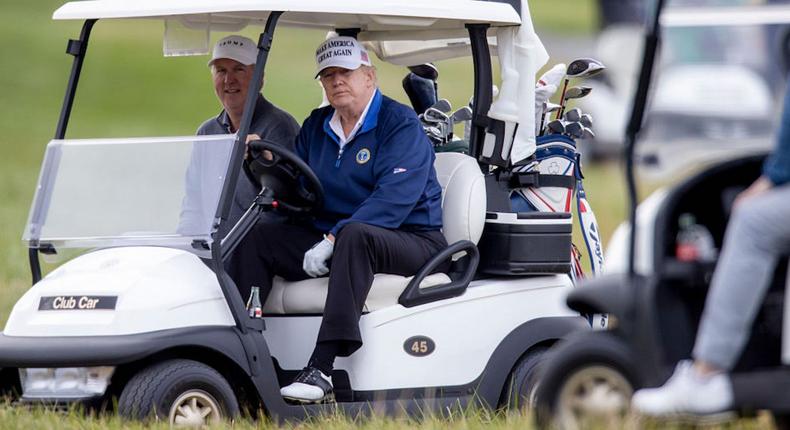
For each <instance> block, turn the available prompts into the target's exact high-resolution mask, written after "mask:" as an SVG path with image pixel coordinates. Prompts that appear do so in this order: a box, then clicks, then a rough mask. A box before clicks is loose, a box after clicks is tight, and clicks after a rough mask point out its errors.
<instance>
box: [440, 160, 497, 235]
mask: <svg viewBox="0 0 790 430" xmlns="http://www.w3.org/2000/svg"><path fill="white" fill-rule="evenodd" d="M434 167H435V168H436V177H437V179H438V180H439V184H440V185H441V186H442V224H443V227H442V232H443V233H444V237H445V239H447V243H448V244H452V243H455V242H458V241H459V240H471V241H472V242H474V243H477V241H478V240H480V236H481V235H482V234H483V226H485V220H486V186H485V179H484V178H483V173H482V172H481V171H480V167H479V166H478V165H477V162H476V161H475V159H474V158H472V157H470V156H468V155H464V154H459V153H455V152H440V153H438V154H436V163H434Z"/></svg>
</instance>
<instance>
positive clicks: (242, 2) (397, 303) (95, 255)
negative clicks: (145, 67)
mask: <svg viewBox="0 0 790 430" xmlns="http://www.w3.org/2000/svg"><path fill="white" fill-rule="evenodd" d="M54 18H55V19H72V20H84V26H83V30H82V34H81V35H80V38H79V39H78V40H70V41H69V43H68V50H67V52H68V53H69V54H71V55H73V56H74V57H75V58H74V63H73V69H72V74H71V77H70V80H69V86H68V89H67V92H66V97H65V100H64V103H63V108H62V115H61V120H60V123H59V125H58V129H57V134H56V136H55V139H54V140H52V141H51V142H50V143H49V145H48V146H47V152H46V155H45V159H44V162H43V166H42V169H41V175H40V178H39V183H38V188H37V190H36V195H35V198H34V201H33V204H32V208H31V212H30V218H29V222H28V226H27V230H26V232H25V235H24V240H26V241H27V243H28V244H29V247H30V265H31V270H32V274H33V287H32V288H31V289H30V290H29V291H28V292H27V293H26V294H25V295H24V296H23V297H22V298H21V299H20V300H19V302H18V303H17V304H16V306H15V307H14V309H13V312H12V314H11V316H10V318H9V320H8V323H7V325H6V328H5V331H4V332H3V333H2V334H0V367H2V368H3V369H2V373H0V380H2V382H3V389H4V390H6V391H9V392H15V393H17V395H18V399H19V400H20V401H22V402H33V403H35V402H73V401H80V402H88V401H94V402H98V403H99V404H105V405H109V404H111V403H112V402H110V401H107V400H108V399H111V398H117V399H118V402H117V407H118V412H119V413H121V414H122V415H125V416H129V417H136V418H145V417H148V416H150V415H151V414H155V415H156V416H157V417H159V418H161V419H167V420H169V421H170V422H171V423H174V424H180V423H191V424H200V423H204V422H207V421H211V420H216V419H219V418H229V417H231V418H232V417H234V416H236V415H238V414H239V413H240V412H241V411H242V410H246V411H251V412H252V413H255V412H256V411H260V410H262V411H264V412H265V414H267V415H268V416H271V417H275V418H276V419H281V420H282V419H300V418H304V417H308V416H315V415H319V414H322V413H327V412H330V411H335V410H336V409H340V410H342V411H345V412H347V413H350V414H357V413H365V412H371V411H379V412H385V413H402V412H403V411H406V412H408V413H419V412H421V411H426V410H446V408H448V407H451V406H460V407H464V406H466V405H469V404H472V403H474V402H477V403H479V404H482V405H485V406H487V407H498V406H501V405H511V406H513V405H517V404H519V403H520V402H525V401H528V400H529V399H530V397H531V395H532V392H533V389H534V387H535V382H536V381H535V376H534V375H535V372H534V368H535V365H536V364H537V362H538V359H539V357H540V354H541V353H542V352H543V351H545V350H546V349H547V348H548V347H549V346H551V345H552V344H553V343H554V342H556V341H557V340H558V339H560V338H562V337H564V336H566V335H567V334H569V333H570V332H572V331H575V330H584V329H589V324H588V323H587V321H586V320H585V319H584V318H582V317H580V316H579V314H576V313H574V312H572V311H570V310H569V309H568V308H567V307H566V306H565V303H564V298H565V296H566V295H567V293H568V292H569V290H571V289H572V288H573V283H572V281H571V279H570V277H569V276H568V272H569V270H570V267H571V262H570V260H571V256H570V248H571V245H570V232H571V216H570V213H567V212H560V213H537V212H536V213H514V212H509V211H508V210H507V209H508V208H507V207H506V206H507V204H504V205H503V204H502V202H503V201H504V202H507V199H508V196H509V193H510V188H508V187H509V184H513V183H514V182H513V181H514V178H515V179H518V181H516V182H518V183H519V184H525V183H531V184H533V185H537V184H539V183H540V181H541V180H547V183H551V184H555V185H554V186H555V187H556V184H557V183H558V182H560V181H558V178H556V176H557V175H550V174H543V173H540V172H531V173H523V174H518V173H512V172H510V170H509V168H510V167H511V165H512V164H514V162H515V161H518V160H521V159H528V157H529V156H530V155H531V154H529V151H530V145H531V148H532V149H531V150H532V152H534V146H535V136H534V133H532V130H534V106H533V100H534V93H533V91H534V82H535V70H537V68H538V67H540V66H542V62H545V60H546V58H542V57H545V51H543V47H542V45H541V44H540V40H539V39H538V38H537V36H536V35H535V34H534V31H533V29H532V23H531V20H530V14H529V10H528V6H527V2H526V1H523V2H519V1H501V2H500V1H472V0H462V1H450V0H436V1H433V2H429V3H426V2H422V1H417V0H413V1H398V2H397V3H396V2H378V1H377V2H368V1H362V0H353V1H344V2H334V3H331V4H330V3H327V2H320V1H315V0H288V1H282V0H256V1H250V0H230V1H229V0H223V1H219V0H205V1H200V2H195V1H187V0H171V1H168V2H161V1H158V0H143V1H136V2H134V3H126V2H117V1H112V0H97V1H75V2H70V3H67V4H65V5H64V6H63V7H61V8H60V9H58V10H57V11H56V12H55V14H54ZM121 18H129V19H132V18H133V19H152V20H161V21H163V22H164V28H165V51H166V53H167V52H169V53H176V54H189V53H200V52H205V51H206V50H207V49H208V46H209V43H208V40H209V34H210V31H211V30H219V31H238V30H239V29H241V28H243V27H245V26H247V25H263V26H264V28H263V31H262V33H261V34H260V39H259V41H258V48H259V49H258V61H257V64H256V67H255V75H256V78H254V79H252V81H251V82H252V83H251V84H250V85H251V88H250V91H249V94H250V96H249V98H248V100H247V109H246V110H245V116H244V119H243V120H242V125H241V127H240V130H239V132H238V133H237V134H236V135H220V136H200V137H198V136H187V137H166V138H135V139H101V138H99V139H82V140H75V139H65V131H66V126H67V123H68V118H69V114H70V111H71V107H72V101H73V97H74V93H75V90H76V87H77V82H78V79H79V75H80V69H81V65H82V61H83V59H84V57H85V53H86V49H87V46H88V39H89V35H90V32H91V29H92V27H93V26H94V24H95V23H96V22H97V21H101V22H105V21H106V22H107V23H108V24H109V23H112V22H113V20H115V19H121ZM278 24H279V25H287V26H296V27H308V28H318V29H325V30H327V31H336V32H338V33H340V34H349V35H353V36H356V37H358V38H359V39H360V40H363V41H367V42H370V46H371V49H372V50H373V51H374V52H376V54H377V55H378V56H379V57H380V58H381V59H382V60H385V61H392V62H395V63H396V64H401V65H412V64H419V63H421V62H424V61H426V60H433V59H442V58H449V57H451V56H457V55H468V53H469V51H470V49H471V55H472V56H473V59H474V100H475V103H474V117H473V120H472V133H471V137H470V142H469V154H470V155H464V154H459V153H444V154H441V153H440V154H437V159H436V170H437V173H438V176H439V181H440V182H441V184H442V187H443V209H444V229H443V232H444V234H445V236H446V237H447V240H448V243H450V244H451V245H450V247H449V248H447V249H446V250H445V251H443V252H442V253H440V255H437V256H436V258H434V259H433V260H431V261H430V262H429V263H427V264H426V266H425V267H424V268H423V269H422V270H421V271H420V272H419V273H418V274H416V275H415V276H414V277H401V276H395V275H389V274H379V275H376V279H375V281H374V285H373V287H372V289H371V292H370V295H369V297H368V299H367V302H366V304H365V309H366V312H365V314H364V315H363V316H362V319H361V321H360V327H361V331H362V337H363V339H364V346H363V347H362V348H361V349H360V350H358V351H357V352H355V353H354V354H353V355H351V356H350V357H347V358H340V359H338V360H337V362H336V370H335V372H334V373H333V375H332V377H333V381H334V386H335V391H336V403H332V404H317V405H293V404H288V403H286V401H285V400H283V398H282V397H281V396H280V394H279V389H280V387H281V386H283V385H285V384H288V383H289V382H290V381H291V379H292V378H293V377H294V376H295V375H296V373H297V372H298V371H299V370H300V368H301V367H302V366H303V365H304V364H305V363H306V362H307V358H308V356H309V353H310V351H311V348H312V347H313V345H314V343H313V342H314V339H315V337H316V333H317V330H318V327H319V324H320V320H321V313H322V310H323V305H324V299H325V296H326V288H327V285H326V278H318V279H309V280H306V281H302V282H295V283H287V282H285V281H283V280H281V279H276V280H275V286H274V289H273V291H272V292H271V294H270V295H269V297H268V299H267V300H266V302H265V304H264V307H263V315H264V317H263V318H262V319H261V318H257V319H256V318H251V317H250V316H248V312H247V310H246V309H245V304H244V301H245V300H246V297H241V295H240V294H239V293H238V290H237V288H236V286H235V285H234V283H233V281H232V280H231V279H230V277H229V276H228V275H227V273H226V272H225V268H224V263H225V262H226V261H227V259H228V258H229V257H230V256H231V255H232V252H233V249H234V248H235V247H236V245H237V244H238V243H239V241H240V240H241V238H243V237H244V235H245V234H246V233H247V232H248V231H249V229H250V228H251V227H252V226H253V225H254V223H255V222H256V221H257V219H258V216H259V214H260V213H261V212H262V211H269V210H278V211H282V212H285V213H290V214H299V215H304V214H308V215H309V213H310V211H312V210H315V209H316V208H318V207H319V206H320V202H321V187H320V183H318V182H317V181H316V180H315V176H314V175H313V174H312V172H311V171H310V169H309V168H308V167H306V165H305V164H304V163H303V162H301V161H300V160H299V159H298V158H296V157H295V156H294V155H293V154H291V153H289V152H288V151H285V150H281V149H277V148H279V146H276V145H272V144H271V143H270V142H266V141H259V142H257V143H255V144H253V145H252V146H253V149H255V150H262V149H266V148H269V149H271V150H272V152H274V156H275V157H274V162H273V163H267V162H266V161H265V160H261V159H260V158H255V159H254V160H253V161H252V162H250V163H248V164H244V163H245V162H244V161H243V158H244V157H243V153H244V142H245V139H246V135H247V133H248V130H249V125H250V122H251V115H250V113H251V111H252V106H253V104H254V102H255V95H256V94H257V93H258V92H259V90H260V81H261V80H260V77H261V76H262V75H263V72H264V68H265V66H266V62H267V57H268V53H269V50H270V48H271V46H272V40H273V36H274V31H275V26H276V25H278ZM195 34H197V35H198V36H197V37H195ZM489 39H491V41H492V42H494V41H498V51H499V57H500V61H501V62H503V70H506V72H507V73H509V74H507V76H504V77H503V79H504V80H503V82H502V91H501V96H500V98H499V99H498V100H497V102H496V103H494V105H492V73H491V55H490V52H489ZM410 41H411V42H413V41H420V42H419V43H418V44H414V43H411V44H409V42H410ZM195 42H197V43H195ZM300 55H302V54H300ZM303 55H305V56H309V55H311V53H310V52H305V53H303ZM514 64H515V66H517V67H515V66H514ZM517 70H518V71H517ZM278 84H279V83H277V82H271V81H269V82H268V85H278ZM518 125H521V127H517V126H518ZM516 129H523V130H526V131H528V133H526V132H525V136H526V137H524V136H520V135H519V134H518V132H517V131H516ZM511 146H512V147H511ZM516 153H518V154H519V156H518V157H515V156H514V155H512V154H516ZM243 164H244V165H245V166H246V167H245V169H246V170H245V171H247V172H248V173H249V174H250V175H251V176H252V177H253V178H254V179H255V180H256V181H260V183H262V184H263V188H262V191H261V193H260V194H259V195H258V198H257V199H256V200H255V201H254V202H250V205H251V206H250V208H249V210H248V211H247V212H246V213H245V215H244V216H242V218H241V220H239V221H238V223H236V224H235V225H234V226H232V228H229V229H227V228H226V229H221V228H220V227H221V226H222V225H223V223H226V221H227V219H228V213H229V208H230V204H231V203H232V199H233V195H234V187H235V184H236V183H237V179H238V176H239V175H240V174H242V173H241V172H242V165H243ZM491 172H495V173H497V174H493V173H491ZM505 173H508V174H505ZM185 178H186V183H185ZM508 181H510V182H508ZM529 181H532V182H529ZM552 181H553V182H552ZM190 190H192V191H190ZM194 190H198V191H199V192H198V193H197V194H195V192H194ZM294 191H297V192H294ZM186 201H190V202H192V206H191V207H192V208H193V209H194V208H195V207H196V208H198V209H197V210H189V211H186V210H184V205H185V203H184V202H186ZM195 202H197V203H195ZM497 205H499V206H497ZM220 231H229V233H227V235H226V236H224V237H223V236H221V235H220V233H219V232H220ZM478 241H480V242H481V247H480V252H478V248H477V246H476V243H477V242H478ZM482 245H485V246H482ZM68 249H78V250H80V249H82V250H87V251H86V252H83V253H82V254H81V255H79V256H77V257H76V258H73V259H72V260H70V261H68V262H66V263H64V264H63V265H61V266H60V267H58V268H57V269H55V270H53V271H52V272H51V273H49V274H48V275H47V276H45V277H44V278H43V279H42V277H41V268H40V263H39V257H40V255H39V254H52V253H62V252H63V251H64V250H68ZM453 257H456V258H455V259H454V263H453V268H452V270H451V271H450V272H449V273H435V274H431V273H432V272H433V270H432V268H433V267H436V265H437V264H439V263H440V262H442V261H445V260H447V259H450V258H453ZM478 263H480V264H478Z"/></svg>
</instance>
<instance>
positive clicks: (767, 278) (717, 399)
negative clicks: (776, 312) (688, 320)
mask: <svg viewBox="0 0 790 430" xmlns="http://www.w3.org/2000/svg"><path fill="white" fill-rule="evenodd" d="M789 214H790V186H783V187H779V188H776V189H773V190H770V191H766V192H765V193H763V194H761V195H758V196H755V197H753V198H750V199H748V200H746V201H744V202H743V203H741V204H740V205H739V206H738V207H737V208H736V209H735V211H734V212H733V215H732V218H731V219H730V223H729V225H728V227H727V232H726V236H725V239H724V245H723V246H722V252H721V255H720V257H719V261H718V263H717V266H716V272H715V274H714V276H713V279H712V281H711V286H710V290H709V292H708V297H707V299H706V302H705V310H704V312H703V315H702V319H701V321H700V329H699V331H698V333H697V340H696V343H695V345H694V350H693V353H692V356H693V358H694V362H693V363H691V362H681V363H680V364H679V365H678V367H677V369H676V370H675V374H674V375H673V376H672V377H671V378H670V380H669V381H667V383H666V384H664V386H662V387H659V388H655V389H645V390H640V391H639V392H637V393H636V394H635V395H634V398H633V405H634V407H635V408H636V409H637V410H639V411H640V412H643V413H646V414H648V415H669V414H673V413H692V414H710V413H716V412H721V411H724V410H727V409H728V408H729V407H730V405H731V403H732V387H731V385H730V381H729V377H728V375H727V373H728V372H730V371H731V370H732V368H733V367H734V366H735V363H736V361H737V360H738V358H739V357H740V354H741V352H742V350H743V348H744V345H745V344H746V342H747V341H748V337H749V333H750V331H751V327H752V324H753V322H754V318H755V317H756V315H757V312H758V310H759V308H760V305H761V303H762V301H763V298H764V297H765V293H766V291H767V289H768V287H769V285H770V282H771V276H772V275H773V271H774V269H775V267H776V262H777V258H778V257H779V256H780V255H782V254H785V253H787V252H788V251H790V222H788V219H789V218H788V216H790V215H789Z"/></svg>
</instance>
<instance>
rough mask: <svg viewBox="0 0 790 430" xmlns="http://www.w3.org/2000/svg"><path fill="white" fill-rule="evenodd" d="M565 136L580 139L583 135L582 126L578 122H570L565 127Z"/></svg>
mask: <svg viewBox="0 0 790 430" xmlns="http://www.w3.org/2000/svg"><path fill="white" fill-rule="evenodd" d="M565 134H567V135H568V136H570V137H572V138H574V139H580V138H581V137H582V136H583V135H584V126H583V125H582V124H581V123H580V122H571V123H568V124H566V125H565Z"/></svg>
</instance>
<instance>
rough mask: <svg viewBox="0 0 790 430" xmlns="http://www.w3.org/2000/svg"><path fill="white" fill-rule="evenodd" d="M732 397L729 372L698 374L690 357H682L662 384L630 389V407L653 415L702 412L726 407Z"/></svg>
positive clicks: (720, 410)
mask: <svg viewBox="0 0 790 430" xmlns="http://www.w3.org/2000/svg"><path fill="white" fill-rule="evenodd" d="M732 397H733V394H732V384H731V383H730V378H729V375H727V374H726V373H717V374H713V375H708V376H702V375H699V374H698V373H697V371H696V369H694V365H693V363H692V362H691V361H690V360H684V361H681V362H679V363H678V364H677V366H676V367H675V373H673V374H672V376H671V377H670V378H669V380H668V381H667V382H666V383H665V384H664V385H663V386H662V387H658V388H646V389H642V390H639V391H637V392H636V393H634V397H633V398H632V399H631V407H632V408H633V409H634V410H635V411H636V412H638V413H640V414H643V415H649V416H653V417H672V416H683V415H693V416H704V415H714V414H720V413H722V412H725V411H727V410H729V408H730V407H731V406H732Z"/></svg>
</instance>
